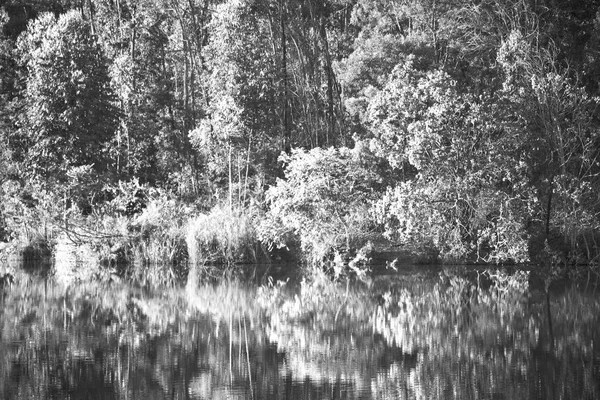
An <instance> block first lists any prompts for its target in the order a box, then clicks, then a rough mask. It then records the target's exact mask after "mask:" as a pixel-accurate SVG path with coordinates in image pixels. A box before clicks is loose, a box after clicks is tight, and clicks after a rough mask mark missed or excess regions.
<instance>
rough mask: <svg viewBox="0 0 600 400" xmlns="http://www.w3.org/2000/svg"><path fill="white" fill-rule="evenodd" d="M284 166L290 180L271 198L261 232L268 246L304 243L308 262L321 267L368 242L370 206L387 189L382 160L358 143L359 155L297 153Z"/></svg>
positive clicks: (343, 151) (347, 151) (326, 151)
mask: <svg viewBox="0 0 600 400" xmlns="http://www.w3.org/2000/svg"><path fill="white" fill-rule="evenodd" d="M280 161H282V162H283V163H284V164H285V165H286V168H285V180H282V179H280V180H278V181H277V184H276V185H275V186H274V187H272V188H271V189H269V190H268V192H267V195H266V197H267V203H268V206H269V209H268V212H267V215H266V218H265V220H264V221H263V222H262V223H261V225H260V227H259V232H260V238H261V240H262V241H263V242H264V243H267V244H268V245H269V246H270V247H271V248H272V247H279V248H281V247H285V246H289V245H290V244H292V243H294V242H295V241H296V242H299V243H300V248H301V251H302V253H303V255H304V257H305V259H306V260H307V261H309V263H310V264H311V265H317V264H321V263H322V262H323V261H325V260H326V259H328V258H332V257H333V256H334V254H335V253H336V252H338V253H340V252H341V253H348V252H350V251H351V250H352V249H358V248H360V247H362V246H364V245H365V244H366V243H367V242H368V240H369V239H370V238H371V235H372V233H373V232H374V231H375V229H376V226H375V225H374V224H373V222H372V218H371V217H370V215H369V207H370V203H371V202H372V201H373V200H374V199H375V198H376V196H377V193H378V192H380V191H382V188H383V185H384V181H383V178H382V177H383V176H384V174H383V173H382V167H381V164H382V163H381V162H380V159H378V158H376V157H375V156H373V155H372V154H371V153H370V152H369V150H368V149H367V148H366V147H365V146H362V144H361V143H358V144H357V145H356V146H355V148H354V149H349V148H346V147H342V148H339V149H334V148H330V149H321V148H316V149H313V150H311V151H304V150H302V149H295V150H293V151H292V154H291V155H286V154H283V155H282V156H281V157H280Z"/></svg>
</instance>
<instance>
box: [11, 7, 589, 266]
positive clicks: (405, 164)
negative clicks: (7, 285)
mask: <svg viewBox="0 0 600 400" xmlns="http://www.w3.org/2000/svg"><path fill="white" fill-rule="evenodd" d="M0 6H1V7H2V9H1V12H0V26H1V31H0V156H1V159H0V172H1V175H0V184H1V185H2V186H1V188H0V196H2V202H0V204H1V206H0V207H1V208H0V224H1V226H0V228H1V229H0V234H1V235H2V236H3V237H2V239H3V240H4V241H9V240H11V239H12V240H21V241H22V242H28V241H29V242H30V241H32V240H38V239H40V238H41V239H42V240H45V241H47V242H49V243H50V244H51V245H52V244H55V241H56V239H57V238H58V237H59V236H60V237H61V238H64V237H65V236H64V235H62V236H61V232H62V233H66V234H67V237H79V238H81V237H83V236H82V235H83V232H85V234H86V235H88V236H86V237H94V238H95V240H98V241H99V242H100V243H98V244H97V246H98V247H99V248H104V249H108V250H105V253H107V254H109V255H108V256H106V257H104V259H105V260H104V261H106V262H110V259H115V258H118V257H121V258H123V257H125V258H127V257H128V256H127V255H128V254H129V257H133V256H135V257H134V258H136V257H137V258H141V259H142V261H143V262H142V264H145V263H148V262H149V261H150V260H154V261H156V260H155V259H156V258H161V257H163V256H164V257H166V258H168V259H169V261H170V262H171V263H175V264H176V263H179V262H182V261H184V260H186V259H187V258H192V259H193V260H196V261H197V259H202V260H204V261H207V258H208V259H209V260H208V261H210V260H212V261H223V260H226V261H227V262H228V263H232V262H236V261H248V260H251V259H252V260H253V259H255V258H256V257H255V253H257V252H258V253H262V249H267V248H270V249H274V248H275V247H280V248H281V247H288V248H290V249H292V248H295V249H300V250H301V251H302V252H303V254H304V255H305V256H306V259H307V260H311V261H314V262H316V263H318V262H320V261H323V260H325V259H331V257H334V256H335V255H336V254H338V255H340V254H342V253H347V254H346V255H348V254H357V253H356V252H357V250H358V249H360V248H364V247H365V246H371V245H372V244H373V243H375V246H377V245H379V244H382V243H384V244H385V245H386V246H404V248H405V249H410V251H414V252H419V253H421V254H425V253H426V254H429V255H433V257H435V258H437V259H440V260H453V261H457V260H458V261H465V260H470V261H486V262H527V261H533V262H547V261H549V260H550V261H553V262H554V263H562V264H568V263H581V262H587V263H589V262H591V263H592V264H593V263H595V262H596V261H597V260H598V259H599V257H600V252H599V251H598V245H597V243H598V240H599V239H600V237H599V235H598V231H599V228H600V218H599V216H598V215H599V214H598V213H599V212H600V202H599V201H598V196H597V192H598V188H599V186H600V182H599V180H598V173H599V172H600V165H599V160H598V156H599V155H600V147H599V145H600V135H599V133H600V130H599V128H600V124H599V122H600V121H599V119H598V116H599V115H598V107H597V106H598V95H599V91H600V75H599V74H598V70H599V69H598V65H599V63H600V51H599V50H600V47H599V46H600V10H599V9H598V4H597V3H596V2H592V1H579V2H576V3H572V2H558V3H557V2H550V1H529V0H511V1H507V2H496V1H488V0H484V1H470V0H455V1H454V0H453V1H443V2H440V1H431V0H411V1H408V0H388V1H380V0H325V1H321V0H319V1H316V0H303V1H300V0H286V1H284V0H185V1H182V0H142V1H132V0H120V1H108V0H88V1H85V2H76V1H68V0H51V1H44V2H40V1H33V0H10V1H3V2H0ZM118 188H121V189H123V188H129V189H123V190H119V189H118ZM136 188H137V189H136ZM148 193H154V195H153V196H154V197H152V196H150V197H148ZM117 205H119V206H117ZM146 207H149V208H148V210H146V211H144V210H145V208H146ZM163 208H164V212H165V214H164V215H160V212H161V211H162V210H163ZM211 210H213V211H211ZM174 214H178V215H177V216H175V215H174ZM150 217H152V218H150ZM145 218H146V219H145ZM148 218H150V219H151V221H150V220H148ZM144 221H145V222H144ZM148 221H150V222H151V223H150V222H148ZM236 221H238V222H239V226H235V225H236V223H237V222H236ZM146 222H148V224H146ZM169 224H172V226H162V225H169ZM150 226H151V228H149V227H150ZM221 226H226V227H227V229H225V230H226V231H227V232H228V233H227V234H226V235H225V234H222V232H223V231H225V230H224V229H222V228H221ZM186 229H187V230H186ZM94 232H95V233H96V234H95V235H94ZM165 237H167V238H168V240H167V241H166V242H165V243H167V244H165V243H160V246H163V247H162V248H160V249H159V247H157V246H159V245H158V242H160V241H161V240H162V238H165ZM219 238H221V239H219ZM61 240H63V239H61ZM259 241H260V242H262V246H261V244H260V243H259ZM186 242H187V251H186V249H185V248H184V247H186V246H185V245H184V243H186ZM217 242H218V243H217ZM61 243H62V242H61ZM169 243H172V245H170V244H169ZM150 247H153V250H152V251H151V249H150ZM111 248H112V250H110V249H111ZM242 249H244V250H242ZM259 249H260V251H258V250H259ZM117 250H118V251H120V253H119V254H120V255H116V254H115V252H117V253H118V251H117ZM150 253H152V254H150ZM136 255H137V256H136ZM211 255H212V256H211ZM342 259H344V257H342ZM345 259H346V260H348V259H349V258H348V257H346V258H345ZM107 260H108V261H107ZM338 261H339V260H338ZM142 275H143V274H142Z"/></svg>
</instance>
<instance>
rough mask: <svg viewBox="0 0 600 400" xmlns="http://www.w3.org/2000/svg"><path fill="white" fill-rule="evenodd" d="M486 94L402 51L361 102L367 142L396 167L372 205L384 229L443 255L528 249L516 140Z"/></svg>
mask: <svg viewBox="0 0 600 400" xmlns="http://www.w3.org/2000/svg"><path fill="white" fill-rule="evenodd" d="M491 100H493V99H477V98H473V97H472V96H469V95H468V94H461V93H459V92H458V91H457V85H456V81H454V80H453V79H452V78H451V77H450V76H449V75H448V74H446V73H444V72H443V71H439V70H438V71H432V72H427V73H425V72H422V71H419V70H415V69H414V68H413V67H412V63H411V60H410V58H409V60H408V61H407V62H406V63H405V64H399V65H398V66H397V67H396V68H395V69H394V71H393V73H392V75H391V77H390V80H389V81H388V83H387V84H386V86H385V87H384V88H383V90H382V91H381V92H380V93H379V94H378V95H377V96H376V97H375V98H374V99H373V101H372V102H371V104H370V107H369V122H370V130H371V132H372V133H373V134H374V136H375V137H374V138H373V139H372V140H371V147H372V148H373V149H374V151H375V154H377V155H379V156H381V157H385V158H386V159H387V160H388V161H389V163H390V165H391V166H392V167H393V168H395V169H396V170H397V171H398V178H397V181H398V183H397V184H396V185H395V187H392V188H390V189H388V191H387V193H386V194H385V196H383V198H382V200H381V201H380V202H379V204H378V205H377V207H376V209H377V210H378V211H377V212H378V216H379V220H380V221H381V222H382V223H384V224H385V225H386V227H387V233H388V236H389V237H390V238H391V239H393V240H397V241H399V242H400V243H403V244H406V245H412V246H417V247H422V246H425V247H427V246H429V247H432V248H433V249H434V250H436V251H437V252H439V255H440V257H441V258H444V259H452V260H463V259H465V258H466V257H477V258H484V259H487V260H490V261H491V260H497V261H503V260H505V259H512V260H515V261H524V260H526V259H527V258H528V254H527V250H528V248H527V236H526V231H525V227H526V223H527V220H526V217H527V215H528V214H527V211H528V207H529V201H530V199H531V194H530V193H528V191H527V188H526V186H525V185H524V182H525V173H526V168H525V165H524V164H523V163H520V162H519V159H518V151H517V149H518V148H519V146H520V140H519V136H518V135H517V134H516V133H517V131H516V130H514V129H513V128H514V124H511V123H510V121H509V120H508V121H507V120H505V119H503V118H502V117H503V114H502V113H501V112H499V109H501V108H500V107H497V106H496V105H495V104H494V102H493V101H491Z"/></svg>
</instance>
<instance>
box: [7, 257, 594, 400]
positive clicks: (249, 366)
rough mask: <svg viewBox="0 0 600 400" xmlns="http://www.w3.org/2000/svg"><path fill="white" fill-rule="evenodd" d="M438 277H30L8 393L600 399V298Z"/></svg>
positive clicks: (408, 272) (489, 279) (17, 295)
mask: <svg viewBox="0 0 600 400" xmlns="http://www.w3.org/2000/svg"><path fill="white" fill-rule="evenodd" d="M436 268H437V269H436ZM436 268H424V267H423V268H421V267H411V268H404V269H403V268H400V270H401V273H398V274H392V275H380V276H377V277H375V278H374V279H373V280H372V281H370V282H368V283H366V284H365V283H361V282H352V283H350V284H346V283H344V282H340V283H339V284H338V285H331V284H326V283H324V282H320V283H319V282H317V283H311V284H309V283H307V282H301V283H296V284H291V283H287V284H285V283H283V282H281V281H274V280H269V281H265V283H264V284H263V285H254V284H243V283H240V282H236V281H229V282H223V283H220V284H212V285H209V284H200V285H194V287H190V285H187V287H182V288H169V289H164V290H160V291H157V290H154V291H152V290H146V289H143V288H131V287H129V286H127V285H124V284H121V283H103V284H78V285H72V286H71V287H69V288H66V287H63V286H61V285H59V284H56V283H53V282H52V281H48V282H45V281H43V280H40V279H35V278H27V277H26V276H25V275H22V276H17V282H15V284H14V286H13V287H12V288H10V289H8V288H5V290H4V294H3V295H2V299H1V300H0V302H1V303H0V306H1V307H0V397H1V398H3V399H144V400H149V399H167V398H168V399H598V398H600V295H599V292H600V290H599V291H596V292H594V291H593V290H592V288H591V287H588V288H587V290H586V288H585V287H584V286H583V285H582V286H581V287H578V286H576V285H557V286H556V287H555V288H554V289H552V288H551V290H550V292H549V294H548V295H546V293H545V291H543V290H540V289H536V288H534V287H532V284H531V281H532V279H530V277H529V275H528V274H527V273H523V274H522V275H519V274H518V273H517V274H512V275H511V274H508V273H505V272H503V271H495V270H490V271H488V272H483V271H470V272H461V273H454V272H452V270H451V268H446V269H445V270H441V268H439V267H436Z"/></svg>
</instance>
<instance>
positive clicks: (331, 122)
mask: <svg viewBox="0 0 600 400" xmlns="http://www.w3.org/2000/svg"><path fill="white" fill-rule="evenodd" d="M319 32H320V36H321V41H322V42H323V51H324V56H325V72H326V74H327V119H328V123H327V144H328V145H333V146H335V102H334V99H333V85H334V79H335V78H334V76H333V69H332V67H331V54H330V53H329V43H328V41H327V31H326V29H325V17H323V15H321V18H320V27H319Z"/></svg>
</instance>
